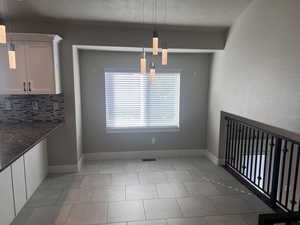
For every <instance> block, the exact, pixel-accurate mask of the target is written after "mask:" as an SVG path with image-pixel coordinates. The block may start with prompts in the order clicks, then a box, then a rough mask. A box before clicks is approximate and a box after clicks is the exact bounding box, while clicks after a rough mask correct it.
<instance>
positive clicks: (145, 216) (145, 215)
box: [142, 200, 147, 220]
mask: <svg viewBox="0 0 300 225" xmlns="http://www.w3.org/2000/svg"><path fill="white" fill-rule="evenodd" d="M142 202H143V208H144V218H145V220H147V214H146V208H145V200H142Z"/></svg>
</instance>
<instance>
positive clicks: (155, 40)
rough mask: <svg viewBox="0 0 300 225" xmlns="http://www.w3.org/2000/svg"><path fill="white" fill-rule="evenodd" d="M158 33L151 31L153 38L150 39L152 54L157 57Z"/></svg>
mask: <svg viewBox="0 0 300 225" xmlns="http://www.w3.org/2000/svg"><path fill="white" fill-rule="evenodd" d="M158 35H159V34H158V32H157V31H153V37H152V54H153V55H158Z"/></svg>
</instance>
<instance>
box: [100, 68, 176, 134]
mask: <svg viewBox="0 0 300 225" xmlns="http://www.w3.org/2000/svg"><path fill="white" fill-rule="evenodd" d="M179 95H180V73H157V74H156V75H155V78H154V80H153V81H152V82H151V81H150V80H149V76H148V75H141V74H139V73H121V72H106V73H105V98H106V128H107V129H108V130H114V129H128V128H179V98H180V96H179Z"/></svg>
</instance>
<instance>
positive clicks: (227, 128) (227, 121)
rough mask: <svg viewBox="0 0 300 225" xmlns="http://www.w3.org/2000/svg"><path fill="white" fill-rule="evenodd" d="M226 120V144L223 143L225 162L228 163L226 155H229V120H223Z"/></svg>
mask: <svg viewBox="0 0 300 225" xmlns="http://www.w3.org/2000/svg"><path fill="white" fill-rule="evenodd" d="M225 121H226V122H225V123H226V134H225V135H226V144H225V163H226V164H227V163H228V155H229V147H228V146H229V138H230V137H229V129H230V121H229V120H225Z"/></svg>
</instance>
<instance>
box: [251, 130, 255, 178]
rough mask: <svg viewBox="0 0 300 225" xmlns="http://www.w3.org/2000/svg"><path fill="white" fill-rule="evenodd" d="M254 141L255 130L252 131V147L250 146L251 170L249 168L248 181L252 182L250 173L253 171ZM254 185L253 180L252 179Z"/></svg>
mask: <svg viewBox="0 0 300 225" xmlns="http://www.w3.org/2000/svg"><path fill="white" fill-rule="evenodd" d="M254 140H255V130H254V129H253V130H252V145H251V168H250V180H251V181H252V178H253V177H252V171H253V161H254V160H253V153H254ZM254 183H255V179H254Z"/></svg>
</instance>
